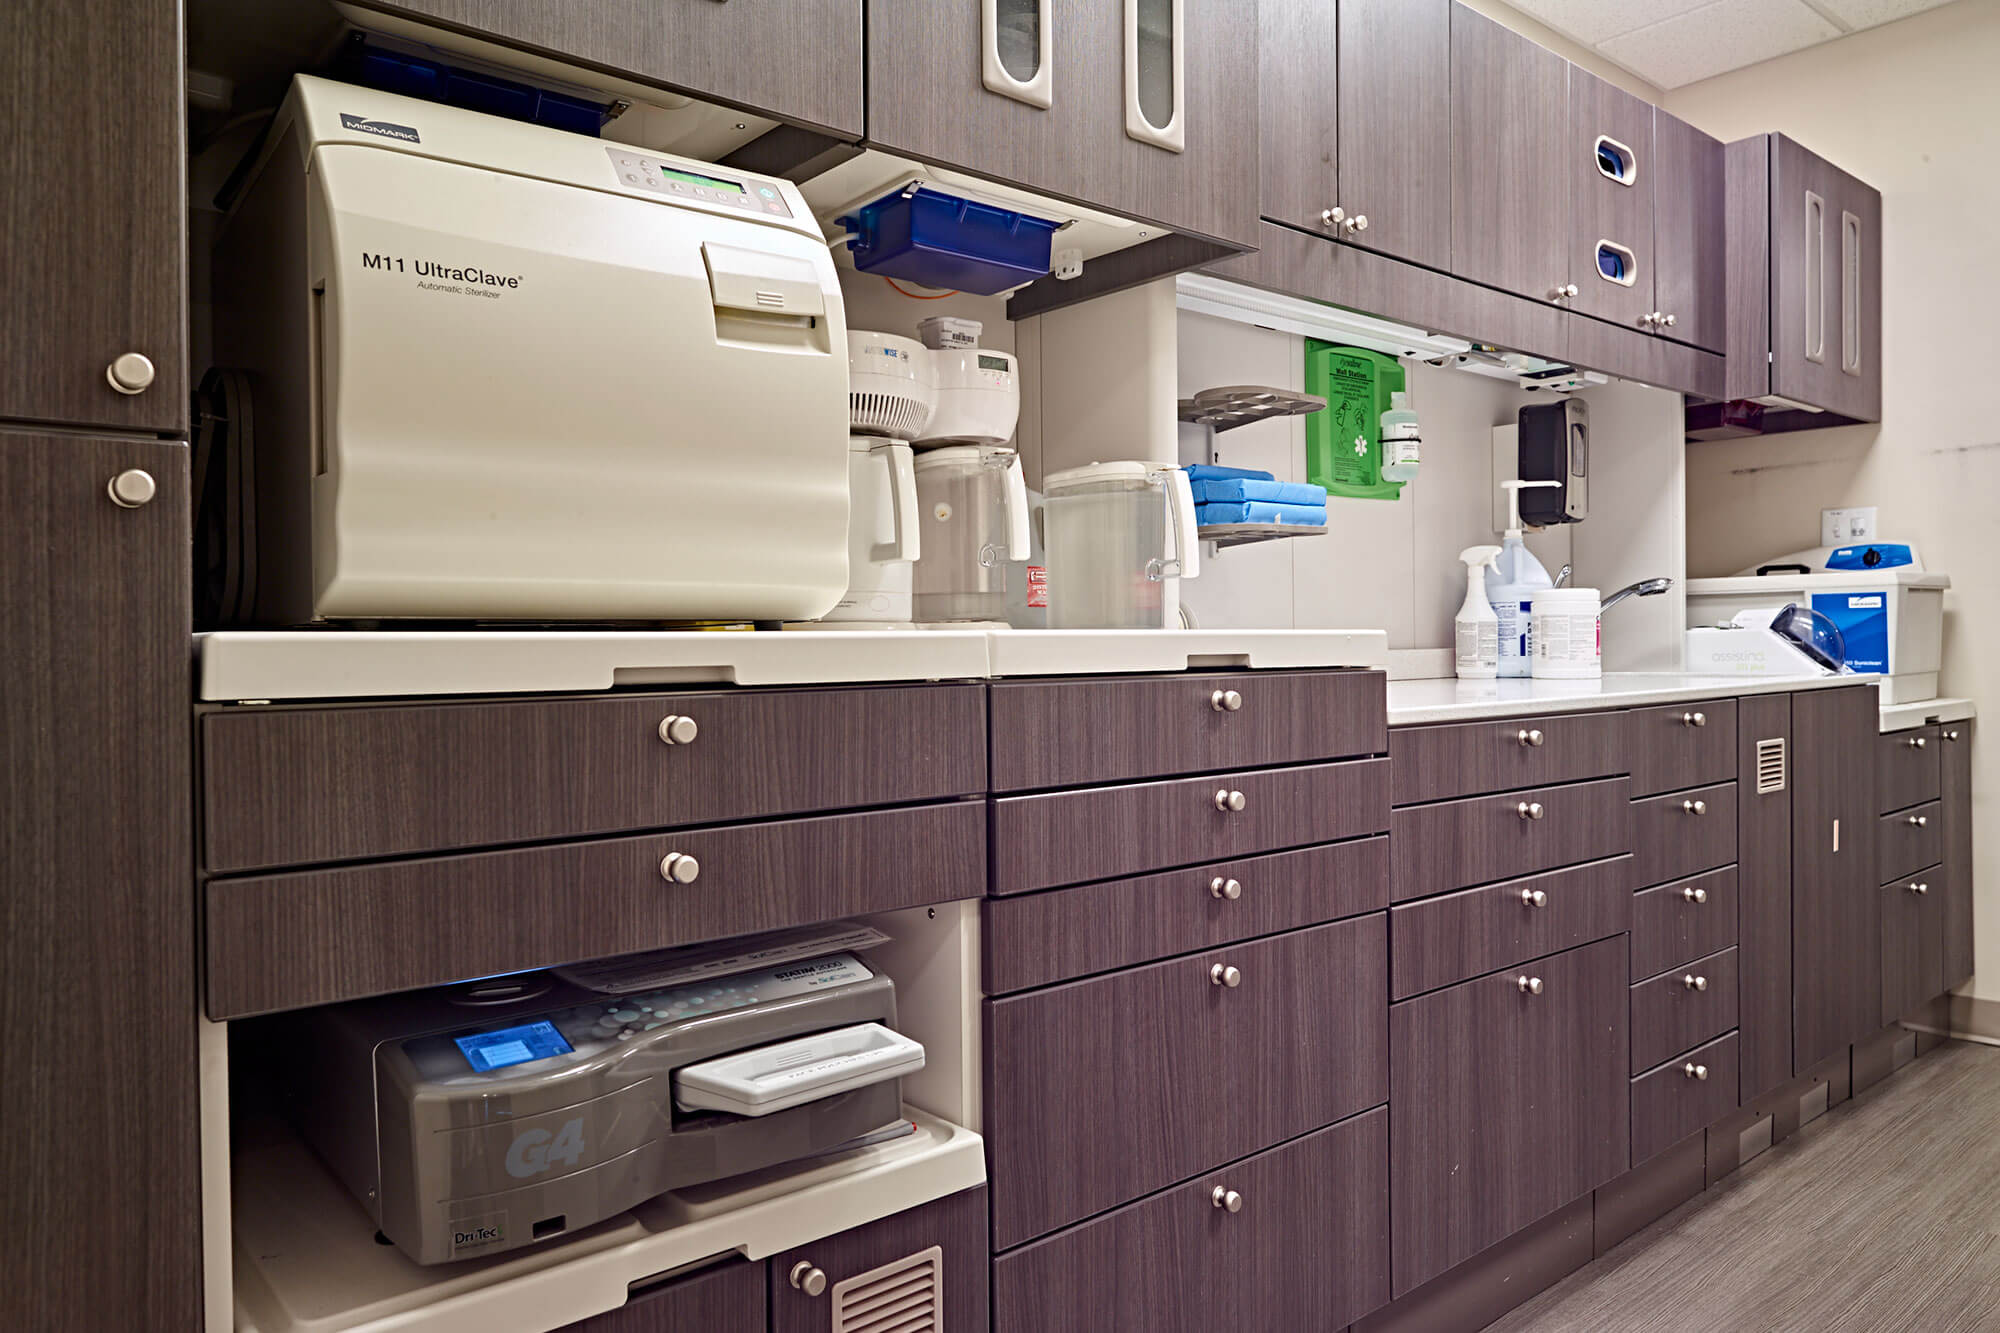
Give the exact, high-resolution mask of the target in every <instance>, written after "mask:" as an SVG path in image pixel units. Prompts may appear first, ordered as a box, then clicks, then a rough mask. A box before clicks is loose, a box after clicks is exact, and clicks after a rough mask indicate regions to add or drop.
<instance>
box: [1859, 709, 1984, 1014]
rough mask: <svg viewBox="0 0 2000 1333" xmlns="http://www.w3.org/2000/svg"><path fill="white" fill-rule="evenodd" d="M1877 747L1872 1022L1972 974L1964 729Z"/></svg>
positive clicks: (1899, 738) (1968, 732) (1914, 1006)
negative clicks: (1875, 1012)
mask: <svg viewBox="0 0 2000 1333" xmlns="http://www.w3.org/2000/svg"><path fill="white" fill-rule="evenodd" d="M1877 746H1878V759H1879V771H1878V775H1877V776H1878V780H1879V787H1878V797H1877V803H1878V804H1879V805H1880V807H1881V809H1882V820H1881V823H1880V825H1879V835H1880V837H1881V840H1882V846H1881V848H1880V858H1879V861H1878V872H1879V878H1880V879H1881V880H1882V886H1881V889H1880V890H1879V898H1880V905H1881V923H1882V1007H1881V1020H1882V1022H1884V1023H1892V1022H1895V1021H1896V1020H1897V1019H1899V1018H1906V1017H1909V1016H1910V1015H1912V1014H1914V1013H1916V1012H1917V1011H1918V1010H1919V1009H1920V1008H1922V1006H1923V1005H1925V1004H1927V1003H1928V1002H1930V1001H1931V1000H1932V999H1934V998H1936V997H1937V996H1938V995H1940V994H1942V993H1943V992H1944V991H1946V990H1948V989H1950V988H1951V987H1954V986H1957V985H1960V984H1962V983H1963V982H1964V981H1965V980H1966V979H1967V977H1969V976H1970V975H1971V971H1972V958H1971V943H1970V940H1969V938H1967V937H1969V936H1970V935H1971V932H1972V899H1971V865H1972V858H1971V850H1972V849H1971V839H1972V803H1971V798H1972V782H1971V774H1972V724H1971V723H1969V722H1946V723H1938V724H1932V725H1929V726H1923V727H1915V728H1911V729H1909V730H1905V731H1896V732H1890V733H1888V734H1886V735H1884V736H1882V737H1881V739H1880V740H1879V741H1878V742H1877Z"/></svg>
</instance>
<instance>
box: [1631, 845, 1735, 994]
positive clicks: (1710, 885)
mask: <svg viewBox="0 0 2000 1333" xmlns="http://www.w3.org/2000/svg"><path fill="white" fill-rule="evenodd" d="M1735 943H1736V870H1735V868H1734V867H1731V868H1729V869H1727V870H1713V871H1710V872H1709V873H1708V874H1706V875H1696V876H1695V877H1694V878H1693V879H1688V880H1683V881H1681V882H1680V883H1677V884H1662V885H1661V886H1660V887H1659V888H1657V889H1647V890H1646V891H1645V892H1643V893H1639V894H1635V895H1634V896H1633V899H1632V977H1633V979H1634V980H1635V981H1644V980H1645V979H1646V978H1647V977H1650V976H1654V975H1656V974H1658V973H1661V972H1664V971H1666V970H1667V969H1668V968H1670V967H1681V966H1684V965H1685V964H1688V963H1691V962H1693V961H1694V960H1695V959H1697V958H1704V957H1706V956H1708V955H1709V954H1712V953H1715V952H1717V951H1719V950H1722V949H1727V948H1729V947H1730V946H1731V945H1733V944H1735Z"/></svg>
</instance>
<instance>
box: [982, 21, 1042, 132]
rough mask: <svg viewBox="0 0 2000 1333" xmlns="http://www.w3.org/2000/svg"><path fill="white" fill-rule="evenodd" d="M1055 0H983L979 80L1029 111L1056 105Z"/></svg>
mask: <svg viewBox="0 0 2000 1333" xmlns="http://www.w3.org/2000/svg"><path fill="white" fill-rule="evenodd" d="M1054 3H1055V0H980V18H979V66H980V81H981V82H982V83H984V84H985V85H986V89H987V91H988V92H995V93H999V94H1000V95H1001V96H1002V97H1011V98H1013V99H1014V100H1015V101H1017V102H1025V103H1027V104H1028V105H1029V106H1038V107H1047V106H1048V105H1049V104H1050V103H1051V102H1052V101H1053V100H1054V88H1055V82H1054V76H1053V75H1052V73H1051V72H1050V71H1051V69H1052V67H1053V65H1052V61H1051V54H1052V51H1051V48H1052V46H1053V42H1054V36H1053V29H1054V26H1055V25H1054V23H1053V17H1054V16H1053V15H1052V14H1051V13H1050V8H1051V6H1052V5H1053V4H1054Z"/></svg>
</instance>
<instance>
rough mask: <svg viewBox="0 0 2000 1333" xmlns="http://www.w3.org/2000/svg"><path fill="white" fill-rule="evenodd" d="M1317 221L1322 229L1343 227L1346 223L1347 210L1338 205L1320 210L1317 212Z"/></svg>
mask: <svg viewBox="0 0 2000 1333" xmlns="http://www.w3.org/2000/svg"><path fill="white" fill-rule="evenodd" d="M1319 220H1320V225H1321V226H1323V227H1339V226H1344V225H1345V224H1346V222H1347V210H1346V209H1344V208H1342V207H1341V206H1340V205H1339V204H1335V205H1334V206H1333V207H1332V208H1322V209H1321V210H1320V211H1319Z"/></svg>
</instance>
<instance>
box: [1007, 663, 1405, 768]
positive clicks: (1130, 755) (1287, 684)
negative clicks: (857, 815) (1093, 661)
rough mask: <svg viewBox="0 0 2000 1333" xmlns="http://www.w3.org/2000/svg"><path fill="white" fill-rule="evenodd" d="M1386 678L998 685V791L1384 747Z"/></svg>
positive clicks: (1255, 674) (1281, 676) (1317, 675)
mask: <svg viewBox="0 0 2000 1333" xmlns="http://www.w3.org/2000/svg"><path fill="white" fill-rule="evenodd" d="M1386 681H1387V677H1386V676H1384V675H1383V674H1382V673H1381V672H1379V671H1274V672H1264V671H1247V672H1245V671H1235V672H1227V673H1220V674H1216V675H1205V676H1145V677H1138V678H1120V679H1115V680H1051V681H1006V682H998V683H995V684H994V685H993V686H992V696H991V709H992V719H993V733H992V735H993V740H992V744H993V790H994V791H1028V790H1033V789H1035V788H1040V787H1073V786H1080V785H1082V784H1084V783H1100V782H1129V781H1131V780H1132V779H1135V778H1153V777H1165V776H1167V775H1169V774H1174V773H1206V772H1210V771H1213V770H1217V769H1227V768H1258V767H1263V766H1266V765H1272V764H1309V763H1317V762H1319V761H1321V760H1326V759H1345V758H1348V757H1350V756H1353V755H1372V754H1380V753H1382V752H1383V751H1384V750H1385V749H1387V748H1388V726H1389V723H1388V717H1389V714H1388V705H1387V685H1386Z"/></svg>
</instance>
